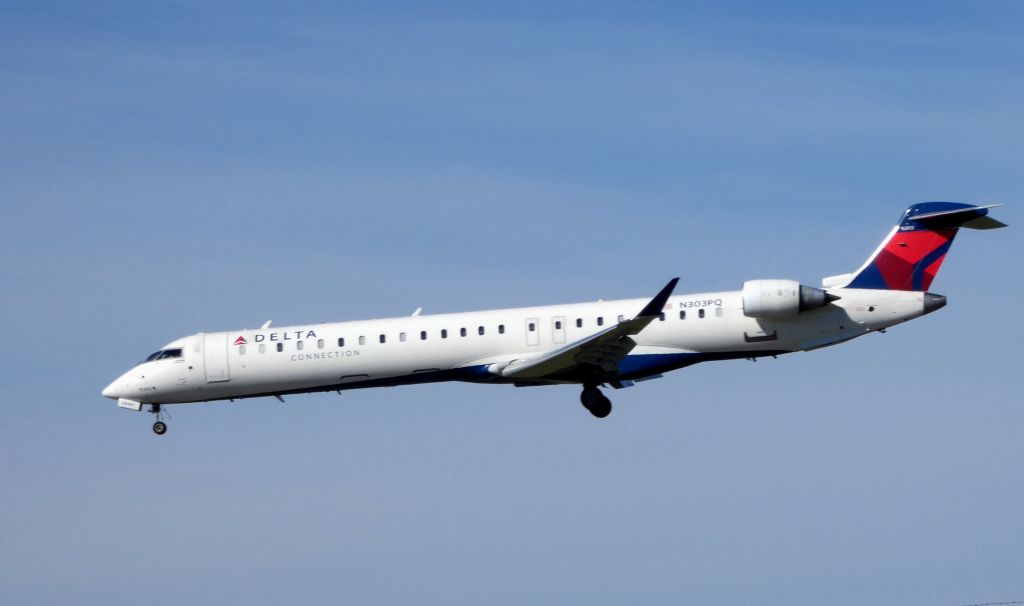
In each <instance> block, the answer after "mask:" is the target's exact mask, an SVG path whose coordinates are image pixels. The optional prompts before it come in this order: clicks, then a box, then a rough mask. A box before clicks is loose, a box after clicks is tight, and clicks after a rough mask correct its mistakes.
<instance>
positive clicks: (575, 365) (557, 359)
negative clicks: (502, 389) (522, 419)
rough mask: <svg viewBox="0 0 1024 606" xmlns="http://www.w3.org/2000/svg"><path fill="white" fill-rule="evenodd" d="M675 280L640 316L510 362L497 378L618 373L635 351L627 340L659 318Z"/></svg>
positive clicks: (547, 377)
mask: <svg viewBox="0 0 1024 606" xmlns="http://www.w3.org/2000/svg"><path fill="white" fill-rule="evenodd" d="M677 282H679V278H672V280H670V281H669V283H668V284H667V285H665V288H662V289H661V292H659V293H658V294H657V295H655V296H654V298H653V299H651V300H650V302H648V303H647V305H645V306H644V308H643V309H642V310H640V313H638V314H637V315H636V316H635V317H633V318H632V319H630V320H623V321H622V322H619V323H618V324H616V325H615V326H611V327H609V328H606V329H605V330H602V331H601V332H598V333H595V334H593V335H590V336H589V337H587V338H585V339H581V340H579V341H576V342H575V343H570V344H568V345H566V346H565V347H562V348H560V349H556V350H554V351H550V352H548V353H545V354H542V355H540V356H535V357H532V358H525V359H521V360H514V361H512V362H511V363H509V364H508V365H506V366H505V367H504V368H502V369H501V376H503V377H506V378H509V379H516V380H522V381H525V382H528V381H531V380H541V379H554V378H558V377H562V376H566V375H574V376H607V375H609V374H614V373H615V372H617V370H618V363H619V361H620V360H622V359H623V358H625V357H626V356H627V355H628V354H629V352H630V351H631V350H632V349H633V348H634V347H636V342H635V341H633V339H631V338H630V337H631V336H632V335H635V334H637V333H639V332H640V331H641V330H643V329H644V328H645V327H646V326H647V325H648V324H650V323H651V322H653V321H654V320H655V319H657V318H658V316H660V315H661V312H662V310H663V309H664V308H665V303H666V302H667V301H668V298H669V297H670V296H672V291H673V290H674V289H675V287H676V283H677Z"/></svg>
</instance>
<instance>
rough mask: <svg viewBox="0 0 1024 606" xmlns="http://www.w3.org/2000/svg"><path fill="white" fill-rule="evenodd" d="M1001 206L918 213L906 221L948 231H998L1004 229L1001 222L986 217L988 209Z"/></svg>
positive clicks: (969, 207) (989, 205)
mask: <svg viewBox="0 0 1024 606" xmlns="http://www.w3.org/2000/svg"><path fill="white" fill-rule="evenodd" d="M997 206H1002V204H988V205H986V206H968V207H966V208H954V209H951V210H940V211H938V212H928V213H920V214H916V215H911V216H909V217H907V221H916V222H918V223H920V224H921V225H924V226H927V227H929V228H931V229H950V228H954V227H967V228H970V229H998V228H1000V227H1006V224H1005V223H1003V222H1002V221H996V220H995V219H993V218H992V217H989V216H987V215H988V209H990V208H996V207H997Z"/></svg>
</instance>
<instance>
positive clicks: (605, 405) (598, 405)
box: [580, 385, 612, 419]
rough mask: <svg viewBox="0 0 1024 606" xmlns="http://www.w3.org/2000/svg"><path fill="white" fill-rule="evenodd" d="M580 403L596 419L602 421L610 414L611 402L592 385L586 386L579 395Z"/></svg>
mask: <svg viewBox="0 0 1024 606" xmlns="http://www.w3.org/2000/svg"><path fill="white" fill-rule="evenodd" d="M580 403H582V404H583V408H586V409H587V410H588V411H590V414H592V415H594V416H595V417H597V418H598V419H603V418H605V417H607V416H608V415H610V414H611V412H612V401H611V400H609V399H608V398H607V396H605V395H604V394H603V393H601V390H600V389H598V388H597V387H596V386H594V385H587V386H585V387H584V388H583V393H582V394H580Z"/></svg>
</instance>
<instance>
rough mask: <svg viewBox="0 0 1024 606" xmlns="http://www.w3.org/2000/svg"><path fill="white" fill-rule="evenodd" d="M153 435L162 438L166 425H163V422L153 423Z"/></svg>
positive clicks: (165, 431)
mask: <svg viewBox="0 0 1024 606" xmlns="http://www.w3.org/2000/svg"><path fill="white" fill-rule="evenodd" d="M153 433H155V434H156V435H158V436H162V435H164V434H165V433H167V423H164V422H163V421H157V422H156V423H153Z"/></svg>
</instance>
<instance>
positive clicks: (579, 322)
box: [576, 318, 583, 328]
mask: <svg viewBox="0 0 1024 606" xmlns="http://www.w3.org/2000/svg"><path fill="white" fill-rule="evenodd" d="M576 328H583V318H576Z"/></svg>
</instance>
